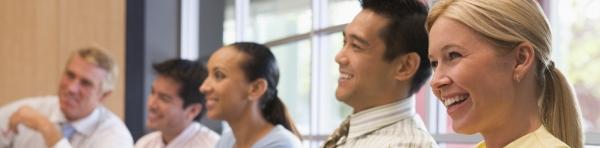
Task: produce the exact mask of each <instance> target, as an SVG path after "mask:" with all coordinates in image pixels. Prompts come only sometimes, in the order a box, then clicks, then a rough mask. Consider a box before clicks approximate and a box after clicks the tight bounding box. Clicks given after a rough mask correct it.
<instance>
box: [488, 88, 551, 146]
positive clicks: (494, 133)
mask: <svg viewBox="0 0 600 148" xmlns="http://www.w3.org/2000/svg"><path fill="white" fill-rule="evenodd" d="M521 99H525V98H521ZM532 100H535V99H532ZM524 102H525V101H521V102H518V103H514V104H513V106H515V107H513V108H511V109H510V110H509V112H507V113H506V114H504V115H505V117H504V118H502V119H500V120H503V122H502V123H499V124H496V125H497V126H494V127H490V128H488V130H483V131H482V132H481V135H482V136H483V139H484V140H485V144H486V146H487V147H490V148H501V147H504V146H506V145H508V144H510V143H511V142H513V141H515V140H517V139H519V138H520V137H523V136H525V135H527V134H528V133H531V132H534V131H535V130H536V129H538V128H539V127H540V126H541V125H542V124H541V121H540V119H539V113H538V107H537V104H536V103H535V102H536V101H528V102H529V103H524ZM532 106H533V107H532Z"/></svg>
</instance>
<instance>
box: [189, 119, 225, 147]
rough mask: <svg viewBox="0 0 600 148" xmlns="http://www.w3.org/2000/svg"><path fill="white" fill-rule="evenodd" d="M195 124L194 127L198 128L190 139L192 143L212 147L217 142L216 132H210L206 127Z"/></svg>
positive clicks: (217, 135)
mask: <svg viewBox="0 0 600 148" xmlns="http://www.w3.org/2000/svg"><path fill="white" fill-rule="evenodd" d="M194 124H197V125H196V126H197V127H198V128H197V129H196V130H195V131H194V132H195V133H194V134H193V137H192V141H194V142H195V143H197V145H205V146H206V147H213V146H214V145H215V144H216V143H217V141H219V138H220V136H219V134H217V133H216V132H214V131H212V130H210V129H209V128H208V127H206V126H204V125H202V124H200V123H194Z"/></svg>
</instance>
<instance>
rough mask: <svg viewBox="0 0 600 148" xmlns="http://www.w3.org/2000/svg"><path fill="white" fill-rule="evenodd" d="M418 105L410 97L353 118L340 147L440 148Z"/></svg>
mask: <svg viewBox="0 0 600 148" xmlns="http://www.w3.org/2000/svg"><path fill="white" fill-rule="evenodd" d="M414 106H415V99H414V97H409V98H405V99H402V100H401V101H398V102H394V103H391V104H386V105H383V106H378V107H374V108H371V109H367V110H364V111H361V112H358V113H355V114H353V115H350V116H349V118H350V127H349V131H348V135H347V136H346V137H342V138H341V139H340V140H339V141H338V142H337V145H338V146H337V147H341V148H344V147H355V148H359V147H419V148H422V147H437V144H436V142H435V140H433V138H432V137H431V135H430V134H429V132H428V131H427V129H426V128H425V125H424V124H423V121H422V120H421V118H420V117H419V116H418V115H417V114H416V111H415V107H414Z"/></svg>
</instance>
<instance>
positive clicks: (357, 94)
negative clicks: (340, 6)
mask: <svg viewBox="0 0 600 148" xmlns="http://www.w3.org/2000/svg"><path fill="white" fill-rule="evenodd" d="M387 24H388V19H387V18H384V17H383V16H380V15H378V14H376V13H375V12H373V11H371V10H369V9H364V10H362V11H361V12H360V13H359V14H358V15H357V16H356V17H355V18H354V20H353V21H352V22H351V23H350V24H348V26H347V27H346V29H345V30H344V46H343V47H342V49H341V50H340V52H338V53H337V55H336V57H335V61H336V62H337V63H338V64H339V66H340V69H339V70H340V78H339V80H338V87H337V90H336V93H335V94H336V97H337V99H338V100H339V101H342V102H344V103H346V104H348V105H350V106H352V107H353V108H354V110H355V111H356V110H361V109H365V108H368V107H372V106H374V104H376V103H375V101H377V100H376V99H380V98H382V97H383V95H384V93H382V92H385V91H386V90H387V89H389V88H393V86H391V85H392V83H393V82H394V70H395V68H394V64H391V63H389V62H386V61H384V59H383V54H384V52H385V44H384V41H383V39H382V38H381V36H380V32H381V30H382V29H383V28H384V27H385V26H386V25H387Z"/></svg>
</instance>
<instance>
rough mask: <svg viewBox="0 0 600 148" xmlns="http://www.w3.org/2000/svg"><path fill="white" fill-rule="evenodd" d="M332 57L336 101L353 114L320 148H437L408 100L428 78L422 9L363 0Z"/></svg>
mask: <svg viewBox="0 0 600 148" xmlns="http://www.w3.org/2000/svg"><path fill="white" fill-rule="evenodd" d="M362 7H363V10H362V11H361V12H360V13H359V14H358V15H357V16H356V17H355V18H354V20H352V22H351V23H350V24H348V26H347V27H346V28H345V30H344V46H343V47H342V50H341V51H340V52H339V53H338V54H337V55H336V57H335V61H336V62H337V63H338V64H339V66H340V69H339V71H340V78H339V81H338V87H337V90H336V97H337V99H338V100H339V101H341V102H344V103H345V104H347V105H349V106H350V107H352V108H353V114H352V115H350V116H349V117H348V118H347V119H346V120H345V121H344V122H343V123H342V125H341V126H340V127H339V128H338V129H337V130H336V131H335V132H334V133H333V134H332V135H331V136H330V137H329V139H327V141H326V142H325V143H324V146H323V147H326V148H329V147H437V145H436V143H435V141H434V140H433V138H432V137H431V136H430V135H429V132H428V131H427V129H426V128H425V126H424V124H423V122H422V120H421V118H420V117H419V116H418V115H417V114H416V111H415V106H414V105H415V99H414V97H412V95H413V94H414V93H416V92H417V91H418V90H419V89H420V88H421V86H422V85H423V84H424V83H425V81H426V80H427V78H429V76H431V68H430V64H429V60H427V44H428V40H427V33H426V31H425V27H424V23H425V18H426V17H427V7H426V6H425V5H424V4H423V3H420V2H419V1H417V0H363V1H362Z"/></svg>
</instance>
